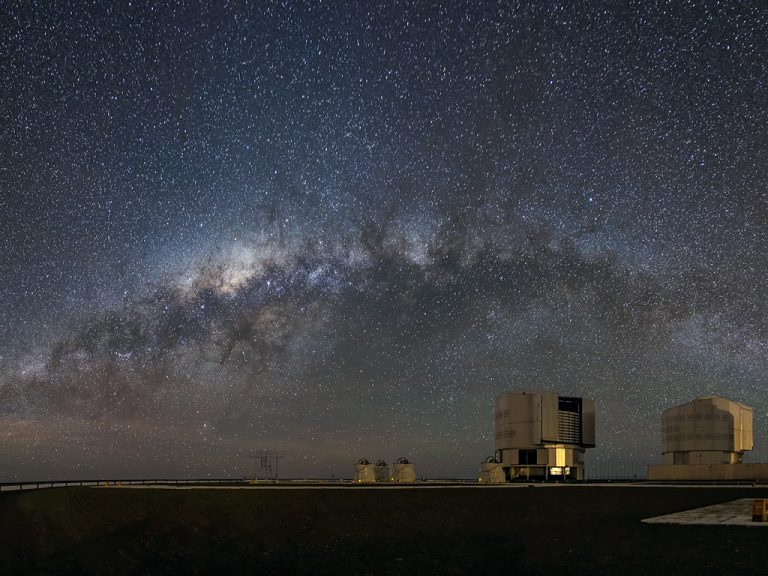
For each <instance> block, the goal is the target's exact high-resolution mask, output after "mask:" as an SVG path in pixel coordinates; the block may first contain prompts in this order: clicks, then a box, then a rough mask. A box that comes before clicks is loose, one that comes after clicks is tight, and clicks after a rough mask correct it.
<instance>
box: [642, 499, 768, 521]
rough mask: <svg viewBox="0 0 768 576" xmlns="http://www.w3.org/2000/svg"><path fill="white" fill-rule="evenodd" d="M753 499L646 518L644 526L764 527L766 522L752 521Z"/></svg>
mask: <svg viewBox="0 0 768 576" xmlns="http://www.w3.org/2000/svg"><path fill="white" fill-rule="evenodd" d="M753 501H754V498H741V499H739V500H733V501H732V502H724V503H722V504H714V505H713V506H705V507H704V508H696V509H694V510H686V511H685V512H677V513H676V514H666V515H664V516H656V517H655V518H646V519H645V520H643V522H644V523H645V524H684V525H688V526H693V525H721V526H755V527H757V526H765V527H768V522H753V521H752V502H753Z"/></svg>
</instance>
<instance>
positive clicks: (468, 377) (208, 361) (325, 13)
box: [0, 0, 768, 480]
mask: <svg viewBox="0 0 768 576" xmlns="http://www.w3.org/2000/svg"><path fill="white" fill-rule="evenodd" d="M112 4H113V3H111V2H64V1H62V2H32V1H26V0H25V1H18V2H13V1H12V2H5V3H4V4H3V9H2V11H1V12H0V29H1V30H2V31H3V32H2V34H0V278H1V279H2V281H1V284H0V302H2V308H0V310H1V312H0V480H11V479H38V478H48V477H51V478H78V477H79V478H82V477H88V476H110V475H111V476H132V477H142V476H144V477H146V476H152V475H161V474H164V475H176V476H202V475H213V476H219V477H221V476H230V475H231V476H236V477H239V476H243V475H245V474H250V473H251V472H250V471H251V470H252V462H251V461H249V460H248V458H247V456H248V455H249V454H250V453H251V450H253V449H260V448H271V449H279V450H283V451H284V452H285V455H286V459H285V461H284V462H283V466H282V469H283V471H284V473H285V474H286V475H287V476H296V477H304V476H310V477H312V476H315V477H330V476H331V475H332V474H335V475H336V476H337V477H338V476H347V477H349V476H351V475H352V473H353V468H352V464H353V463H354V462H355V461H357V459H358V458H360V457H363V456H365V457H368V458H371V459H378V458H383V459H385V460H387V461H388V462H390V461H393V460H394V459H396V458H397V457H400V456H406V457H408V458H409V459H410V460H411V461H412V462H414V463H415V465H416V473H417V475H419V476H427V477H439V476H453V477H456V476H463V477H472V476H474V475H475V473H476V470H477V468H478V465H479V462H481V461H482V460H483V459H484V458H485V457H486V456H487V455H489V454H492V452H493V424H494V419H493V411H494V406H493V402H494V398H495V396H496V395H497V394H498V393H500V392H503V391H507V390H536V389H551V390H556V391H558V392H560V393H561V394H564V395H580V396H586V397H590V398H594V399H595V400H596V401H597V403H598V430H597V433H598V439H597V440H598V447H597V448H596V449H595V450H593V451H590V457H589V462H591V465H592V466H593V467H600V466H603V467H606V466H607V467H609V468H610V467H611V466H613V467H616V466H625V467H627V466H630V467H634V466H640V465H644V464H646V463H650V462H659V461H660V449H661V446H660V428H661V424H660V420H661V416H660V413H661V411H662V410H663V409H664V408H667V407H669V406H672V405H675V404H679V403H682V402H686V401H689V400H691V399H693V398H696V397H699V396H704V395H710V394H718V395H724V396H726V397H729V398H731V399H734V400H737V401H740V402H743V403H745V404H747V405H750V406H752V407H753V408H754V410H755V445H756V450H755V452H753V453H752V454H751V456H749V457H748V460H751V461H758V460H761V459H762V460H765V459H767V458H768V437H767V436H768V396H766V393H765V391H766V386H767V383H766V374H768V112H766V111H768V6H767V5H766V4H765V3H764V2H762V1H760V0H756V1H755V2H738V3H737V2H685V1H682V0H681V1H677V0H675V1H670V2H646V1H636V2H627V3H624V2H607V3H604V4H603V3H594V2H590V3H578V4H579V6H578V7H575V6H570V4H571V3H567V2H565V3H551V2H539V1H536V2H530V3H525V2H477V1H468V2H465V3H462V2H442V3H429V2H417V1H396V0H395V1H386V2H328V1H326V2H321V1H319V0H317V1H307V2H298V1H296V2H294V1H288V0H285V1H282V2H271V1H257V2H251V3H250V4H246V3H240V2H211V3H210V5H201V4H199V3H197V2H194V3H189V4H186V3H185V4H183V5H181V4H178V5H176V6H174V7H168V6H166V3H147V4H145V3H143V2H119V3H114V5H112ZM168 4H170V3H168ZM574 4H576V3H574ZM593 469H595V468H593ZM588 474H589V472H588Z"/></svg>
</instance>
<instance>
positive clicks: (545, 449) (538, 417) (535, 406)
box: [481, 392, 595, 481]
mask: <svg viewBox="0 0 768 576" xmlns="http://www.w3.org/2000/svg"><path fill="white" fill-rule="evenodd" d="M594 446H595V402H594V400H587V399H585V398H575V397H571V396H558V394H557V393H555V392H506V393H504V394H501V395H499V396H498V397H497V398H496V446H495V447H496V457H495V459H494V460H495V461H496V462H498V463H500V464H501V467H502V469H503V471H504V476H505V479H506V480H514V479H516V478H521V479H534V478H535V479H542V480H549V479H553V480H554V479H571V480H583V479H584V452H585V450H586V449H587V448H593V447H594ZM487 464H489V465H490V464H492V462H487ZM488 468H490V466H488ZM486 472H490V470H486ZM483 478H484V477H483V476H481V481H483ZM486 481H490V478H488V480H486Z"/></svg>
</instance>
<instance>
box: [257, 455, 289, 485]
mask: <svg viewBox="0 0 768 576" xmlns="http://www.w3.org/2000/svg"><path fill="white" fill-rule="evenodd" d="M248 458H253V479H254V481H256V480H258V478H259V470H263V472H264V480H274V481H275V483H278V482H279V481H280V471H279V466H280V460H282V459H284V458H285V456H284V455H283V453H282V452H280V451H279V450H267V449H263V450H256V451H254V453H253V454H251V455H250V456H248Z"/></svg>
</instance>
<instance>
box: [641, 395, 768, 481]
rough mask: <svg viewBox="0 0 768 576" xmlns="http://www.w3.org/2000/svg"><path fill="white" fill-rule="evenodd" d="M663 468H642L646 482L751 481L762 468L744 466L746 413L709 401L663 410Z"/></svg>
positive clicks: (767, 472) (765, 467)
mask: <svg viewBox="0 0 768 576" xmlns="http://www.w3.org/2000/svg"><path fill="white" fill-rule="evenodd" d="M661 443H662V457H663V464H656V465H650V466H648V480H672V481H686V480H757V479H759V478H763V479H765V478H768V464H745V463H743V461H742V460H743V457H744V453H745V452H747V451H749V450H752V408H750V407H749V406H745V405H744V404H739V403H738V402H734V401H733V400H728V399H727V398H720V397H717V396H709V397H706V398H697V399H696V400H693V401H691V402H688V403H686V404H681V405H680V406H674V407H673V408H668V409H667V410H664V412H662V415H661Z"/></svg>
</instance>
